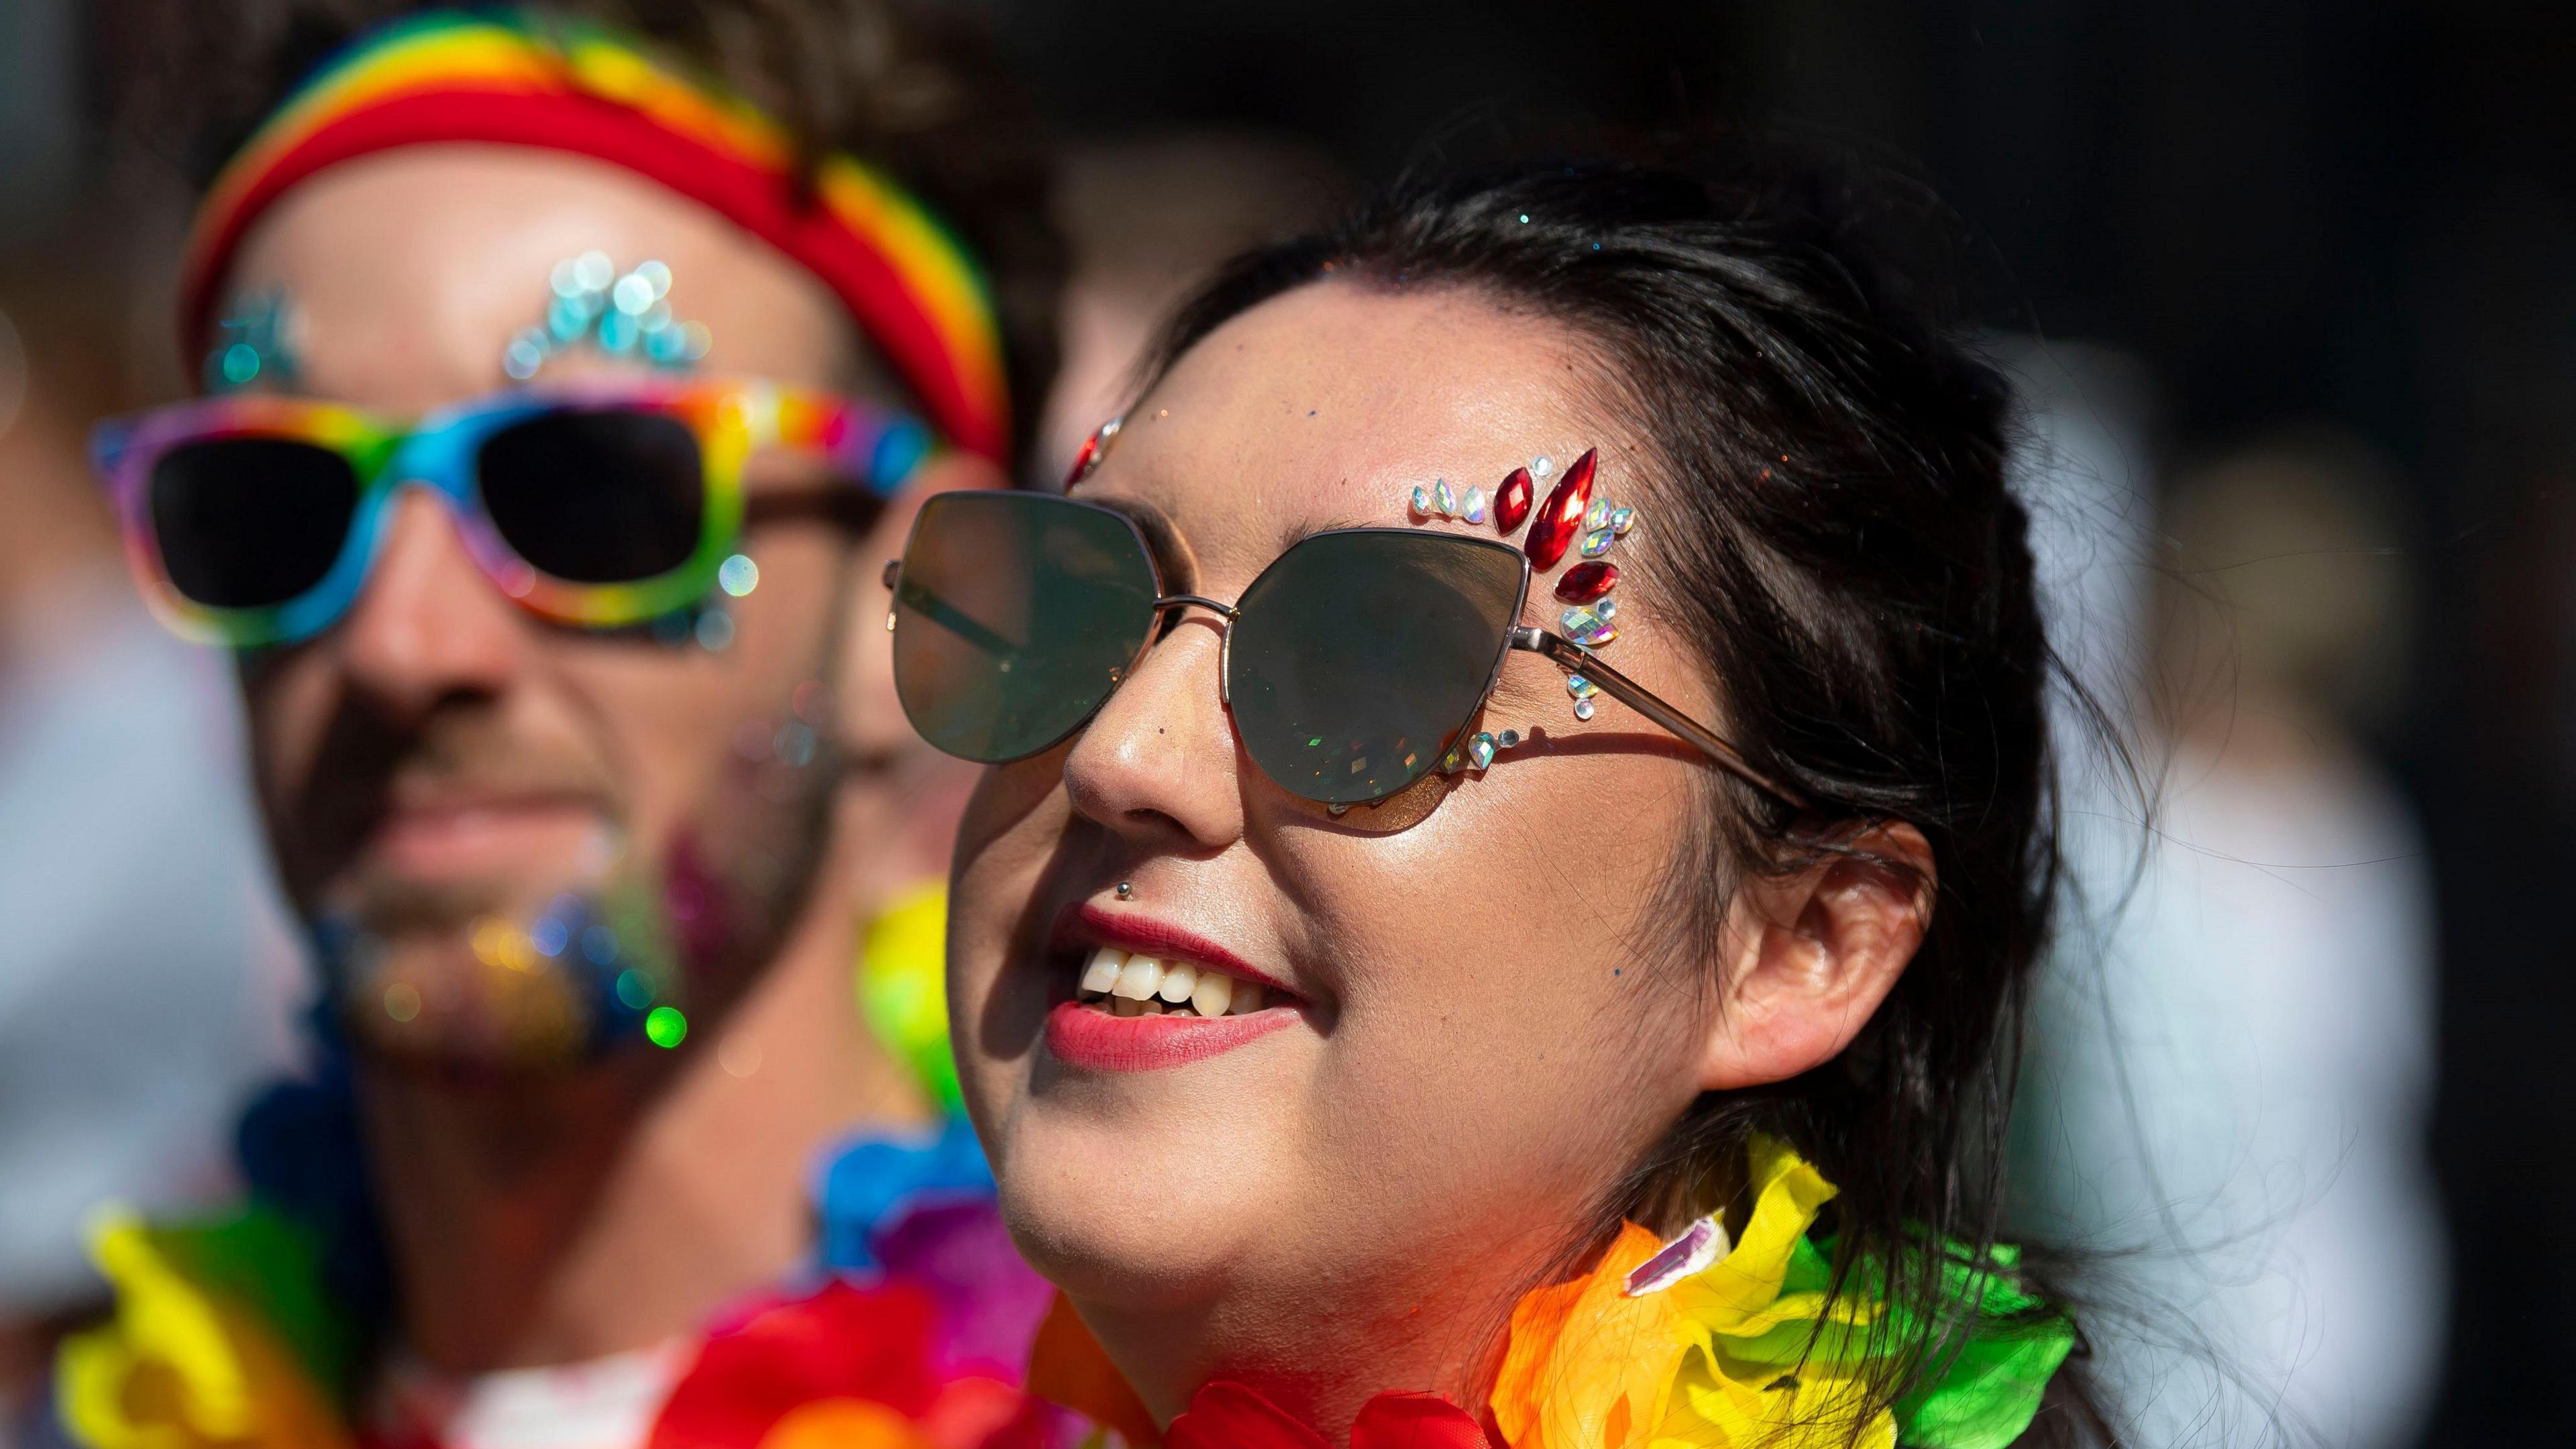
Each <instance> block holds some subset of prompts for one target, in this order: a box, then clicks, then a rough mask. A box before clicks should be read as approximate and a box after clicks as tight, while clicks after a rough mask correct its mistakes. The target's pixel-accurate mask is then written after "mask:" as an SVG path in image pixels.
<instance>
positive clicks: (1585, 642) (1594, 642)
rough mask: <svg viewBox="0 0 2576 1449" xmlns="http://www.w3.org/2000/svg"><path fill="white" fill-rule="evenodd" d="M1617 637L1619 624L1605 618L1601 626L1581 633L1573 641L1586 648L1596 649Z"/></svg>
mask: <svg viewBox="0 0 2576 1449" xmlns="http://www.w3.org/2000/svg"><path fill="white" fill-rule="evenodd" d="M1618 637H1619V626H1618V625H1616V624H1613V623H1610V622H1608V621H1606V620H1605V621H1603V623H1602V625H1601V627H1599V628H1597V629H1594V630H1592V631H1591V632H1590V633H1587V634H1585V635H1583V636H1582V637H1581V638H1579V639H1576V640H1575V641H1574V642H1575V643H1577V644H1580V645H1582V646H1583V647H1584V648H1586V649H1598V648H1600V647H1601V646H1602V645H1604V644H1607V643H1609V642H1610V641H1611V640H1613V639H1616V638H1618Z"/></svg>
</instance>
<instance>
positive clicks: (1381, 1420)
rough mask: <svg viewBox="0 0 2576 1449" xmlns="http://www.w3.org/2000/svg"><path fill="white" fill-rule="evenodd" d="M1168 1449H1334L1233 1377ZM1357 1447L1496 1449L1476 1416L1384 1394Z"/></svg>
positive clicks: (1174, 1431)
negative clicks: (1479, 1424) (1233, 1379)
mask: <svg viewBox="0 0 2576 1449" xmlns="http://www.w3.org/2000/svg"><path fill="white" fill-rule="evenodd" d="M1163 1449H1332V1446H1331V1445H1330V1444H1328V1443H1326V1442H1325V1440H1324V1436H1323V1435H1321V1434H1318V1433H1316V1432H1315V1431H1314V1430H1313V1429H1310V1428H1308V1427H1307V1426H1306V1425H1305V1424H1303V1423H1301V1422H1299V1421H1298V1420H1297V1418H1296V1417H1295V1416H1293V1415H1291V1414H1290V1413H1289V1412H1288V1411H1287V1410H1285V1409H1282V1408H1280V1407H1279V1406H1278V1405H1277V1404H1274V1403H1272V1402H1270V1401H1269V1400H1268V1399H1265V1398H1263V1397H1262V1396H1261V1395H1259V1394H1257V1393H1255V1392H1253V1391H1252V1390H1250V1389H1248V1388H1245V1387H1244V1386H1243V1385H1241V1384H1238V1383H1235V1382H1233V1381H1231V1380H1227V1379H1219V1380H1217V1381H1216V1382H1215V1383H1212V1384H1209V1385H1208V1386H1207V1387H1205V1388H1203V1389H1201V1390H1199V1391H1198V1393H1196V1394H1195V1395H1193V1396H1191V1398H1190V1407H1189V1409H1188V1411H1187V1412H1185V1413H1183V1414H1182V1415H1181V1416H1180V1417H1179V1418H1177V1419H1174V1420H1173V1421H1172V1427H1171V1428H1169V1429H1167V1430H1165V1431H1164V1434H1163ZM1350 1449H1494V1446H1493V1443H1492V1441H1490V1440H1488V1439H1487V1438H1486V1437H1485V1431H1484V1430H1483V1429H1482V1428H1480V1427H1478V1426H1477V1423H1476V1421H1475V1419H1474V1418H1473V1417H1471V1416H1470V1415H1469V1414H1468V1413H1467V1411H1466V1410H1464V1409H1461V1408H1459V1407H1458V1406H1457V1405H1456V1404H1453V1403H1451V1402H1449V1401H1448V1400H1447V1399H1444V1398H1441V1397H1440V1396H1439V1395H1437V1394H1380V1395H1378V1396H1377V1397H1376V1398H1374V1399H1371V1400H1369V1401H1368V1403H1367V1404H1366V1405H1364V1406H1362V1407H1361V1409H1360V1415H1359V1418H1358V1419H1357V1420H1356V1421H1354V1422H1353V1423H1352V1425H1351V1446H1350Z"/></svg>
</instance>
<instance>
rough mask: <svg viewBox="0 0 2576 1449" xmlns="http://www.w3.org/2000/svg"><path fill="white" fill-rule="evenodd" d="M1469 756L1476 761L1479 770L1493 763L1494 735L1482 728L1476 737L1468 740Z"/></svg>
mask: <svg viewBox="0 0 2576 1449" xmlns="http://www.w3.org/2000/svg"><path fill="white" fill-rule="evenodd" d="M1467 758H1468V759H1471V760H1473V761H1475V762H1476V768H1477V769H1479V770H1481V769H1483V768H1485V767H1486V766H1487V765H1490V764H1492V763H1493V762H1494V737H1493V736H1492V735H1489V734H1486V733H1484V732H1483V731H1481V730H1480V731H1478V732H1477V734H1476V737H1475V738H1474V739H1472V740H1469V741H1467Z"/></svg>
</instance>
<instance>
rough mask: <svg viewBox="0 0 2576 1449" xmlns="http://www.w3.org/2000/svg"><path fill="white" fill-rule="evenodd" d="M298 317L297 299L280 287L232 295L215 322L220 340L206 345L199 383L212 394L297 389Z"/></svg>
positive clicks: (300, 370) (300, 373) (300, 375)
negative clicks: (293, 335) (295, 330)
mask: <svg viewBox="0 0 2576 1449" xmlns="http://www.w3.org/2000/svg"><path fill="white" fill-rule="evenodd" d="M295 320H296V315H295V308H294V303H293V301H292V300H290V299H289V298H288V297H287V295H286V293H285V292H283V291H280V290H278V289H276V288H265V289H262V290H259V291H252V292H244V293H242V294H241V295H239V296H236V297H235V298H233V302H232V305H231V306H230V307H228V308H226V309H225V311H224V316H223V317H222V319H221V320H220V321H218V322H217V323H216V324H215V340H214V344H213V345H212V346H211V347H209V348H207V349H206V360H205V368H204V372H203V375H202V376H201V377H200V378H199V382H200V384H201V385H202V386H203V387H204V389H205V390H206V391H207V392H209V393H226V392H241V391H243V390H245V389H247V388H251V387H258V386H264V387H269V388H292V387H294V386H295V385H296V384H297V383H299V382H301V381H302V380H303V367H302V364H301V360H300V359H299V358H298V357H297V355H296V351H295V346H294V342H293V340H292V338H291V337H290V335H289V334H290V333H291V332H292V330H293V328H294V325H295Z"/></svg>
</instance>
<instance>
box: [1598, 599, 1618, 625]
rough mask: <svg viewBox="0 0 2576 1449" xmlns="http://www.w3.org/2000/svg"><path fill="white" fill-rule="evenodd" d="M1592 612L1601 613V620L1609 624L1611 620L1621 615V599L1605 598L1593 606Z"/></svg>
mask: <svg viewBox="0 0 2576 1449" xmlns="http://www.w3.org/2000/svg"><path fill="white" fill-rule="evenodd" d="M1592 612H1594V613H1596V614H1598V615H1600V616H1601V622H1602V623H1604V624H1607V623H1609V622H1610V621H1611V620H1613V619H1616V618H1618V617H1619V601H1618V600H1617V599H1603V600H1602V601H1601V602H1600V603H1597V604H1595V605H1593V606H1592Z"/></svg>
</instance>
